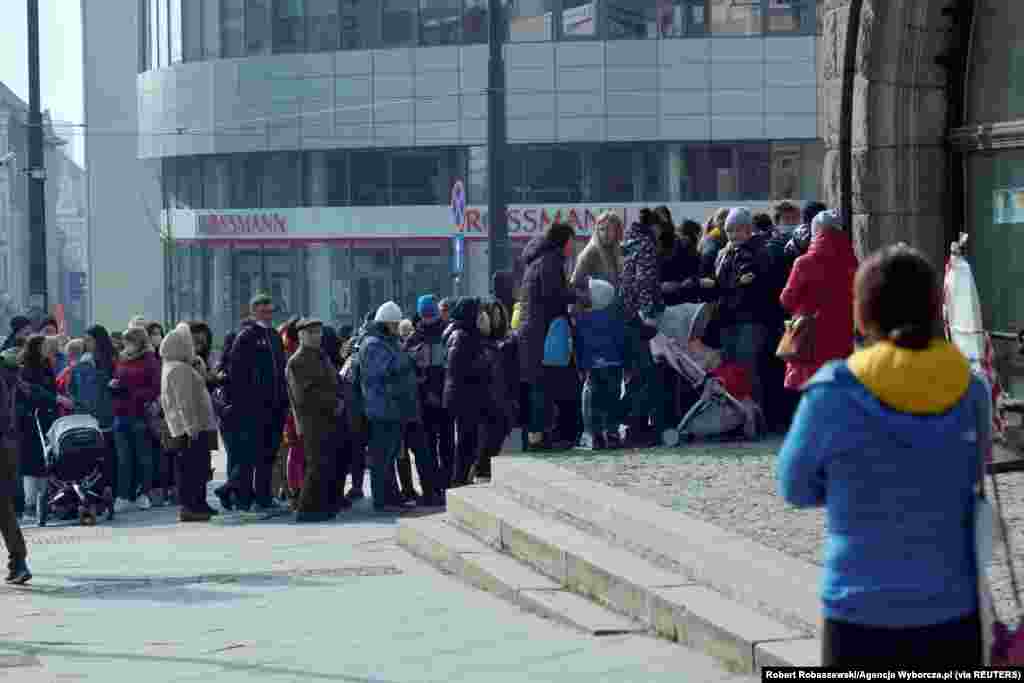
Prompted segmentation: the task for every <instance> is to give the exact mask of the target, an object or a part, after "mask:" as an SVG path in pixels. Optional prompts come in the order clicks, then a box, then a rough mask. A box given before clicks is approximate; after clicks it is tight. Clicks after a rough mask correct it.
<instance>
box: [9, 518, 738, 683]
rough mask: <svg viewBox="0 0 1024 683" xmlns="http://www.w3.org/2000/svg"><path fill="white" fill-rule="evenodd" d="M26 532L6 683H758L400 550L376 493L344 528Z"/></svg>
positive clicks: (13, 596) (140, 521) (119, 525)
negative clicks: (579, 623) (600, 629)
mask: <svg viewBox="0 0 1024 683" xmlns="http://www.w3.org/2000/svg"><path fill="white" fill-rule="evenodd" d="M174 515H175V512H174V510H172V509H169V508H167V509H160V510H154V511H150V512H131V513H126V514H124V515H122V516H121V517H120V518H119V519H118V520H117V522H116V525H115V526H103V525H102V524H101V525H100V526H98V527H95V528H92V529H84V528H81V527H77V526H72V527H49V528H46V529H28V530H27V535H28V537H29V541H30V555H31V557H30V561H31V564H32V568H33V570H34V571H35V579H34V580H33V582H32V583H31V584H30V585H29V586H28V587H26V588H24V589H13V588H0V613H2V614H3V615H4V619H3V622H2V626H0V634H2V635H0V679H2V680H7V679H10V680H12V681H18V682H19V683H36V682H37V681H38V682H41V681H47V682H48V683H51V682H53V681H71V680H74V681H93V680H96V681H104V682H106V683H109V682H111V681H147V683H148V682H152V683H160V682H162V681H200V680H203V681H213V680H215V681H217V683H228V682H232V681H238V682H239V683H241V682H245V683H253V681H303V680H310V681H315V680H321V681H345V682H350V683H370V682H371V681H375V682H379V683H383V682H391V681H394V682H396V683H397V682H401V683H414V682H421V681H422V682H428V681H429V682H434V681H436V682H438V683H440V682H442V681H467V682H469V681H472V682H474V683H476V682H480V681H487V683H505V682H509V683H511V682H513V681H514V682H517V683H526V682H530V683H533V682H537V681H559V682H560V683H561V682H565V683H571V682H572V681H581V682H582V681H587V682H588V683H590V682H595V681H608V682H609V683H611V682H613V681H614V682H615V683H620V682H630V681H633V682H636V683H658V682H660V681H665V682H668V681H672V682H673V683H676V682H678V681H683V680H692V681H708V682H710V681H724V680H742V679H739V678H736V677H730V676H728V675H727V674H725V673H724V672H722V671H721V669H719V668H718V666H717V665H716V664H715V663H714V662H713V661H712V660H711V659H710V658H708V657H704V656H702V655H698V654H695V653H691V652H687V651H685V650H684V649H683V648H680V647H679V646H678V645H673V644H671V643H667V642H662V641H658V640H656V639H654V638H651V637H649V636H645V635H628V636H621V637H619V636H615V637H604V638H601V639H597V638H594V637H590V636H586V635H581V634H579V633H577V632H575V631H572V630H569V629H567V628H564V627H562V626H559V625H556V624H554V623H552V622H549V621H546V620H544V619H541V618H539V617H536V616H534V615H531V614H528V613H526V612H523V611H522V610H520V609H518V608H516V607H513V606H510V605H508V604H507V603H505V602H504V601H502V600H500V599H498V598H495V597H493V596H491V595H488V594H485V593H482V592H479V591H477V590H475V589H473V588H470V587H468V586H465V585H463V584H461V583H458V582H456V581H455V580H453V579H451V578H449V577H446V576H444V575H441V574H439V573H438V572H436V571H435V570H434V569H433V568H431V567H429V566H428V565H426V564H423V563H421V562H420V561H419V560H417V559H415V558H413V557H412V556H410V555H408V554H407V553H405V552H404V551H402V550H400V549H399V548H398V547H397V546H396V544H395V522H394V520H392V519H388V518H382V517H375V516H372V514H371V513H370V512H369V510H368V501H363V502H361V503H360V504H359V505H358V506H357V508H356V510H355V511H354V512H352V513H350V514H348V515H347V516H345V517H344V518H343V520H342V521H340V522H338V523H333V524H324V525H311V526H305V525H304V526H296V525H293V524H290V523H289V522H288V521H286V519H277V520H272V521H268V522H263V523H256V524H247V525H244V526H212V525H203V524H199V525H180V524H177V523H176V522H175V521H174Z"/></svg>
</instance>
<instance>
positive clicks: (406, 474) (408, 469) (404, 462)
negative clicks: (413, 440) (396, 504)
mask: <svg viewBox="0 0 1024 683" xmlns="http://www.w3.org/2000/svg"><path fill="white" fill-rule="evenodd" d="M396 466H397V467H398V483H399V486H400V487H401V491H400V494H401V496H402V500H416V487H415V486H413V483H412V459H411V458H410V457H409V455H408V454H406V453H403V454H402V455H400V456H399V457H398V462H397V463H396Z"/></svg>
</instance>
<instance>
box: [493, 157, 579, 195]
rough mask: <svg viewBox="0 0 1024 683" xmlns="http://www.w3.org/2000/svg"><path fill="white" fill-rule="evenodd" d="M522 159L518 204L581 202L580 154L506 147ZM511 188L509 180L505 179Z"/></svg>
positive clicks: (510, 178) (510, 180)
mask: <svg viewBox="0 0 1024 683" xmlns="http://www.w3.org/2000/svg"><path fill="white" fill-rule="evenodd" d="M509 151H510V154H509V156H510V157H511V156H512V154H518V156H519V158H520V159H522V164H523V166H522V171H521V176H520V178H519V179H517V180H518V181H519V182H521V189H522V201H526V202H553V203H559V202H563V203H572V202H579V201H582V199H583V167H582V154H581V151H580V149H579V148H576V149H573V148H570V147H567V146H547V147H519V149H513V148H512V147H509ZM506 180H507V181H508V185H509V186H511V184H512V180H513V177H509V178H507V179H506Z"/></svg>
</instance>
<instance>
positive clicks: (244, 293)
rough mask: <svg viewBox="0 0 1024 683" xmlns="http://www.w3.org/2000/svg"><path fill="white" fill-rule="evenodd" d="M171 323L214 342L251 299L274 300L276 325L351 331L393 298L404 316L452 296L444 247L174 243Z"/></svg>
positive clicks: (419, 243) (441, 243) (432, 243)
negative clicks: (293, 322)
mask: <svg viewBox="0 0 1024 683" xmlns="http://www.w3.org/2000/svg"><path fill="white" fill-rule="evenodd" d="M169 261H170V264H171V267H170V272H169V274H170V277H169V278H168V280H169V282H168V291H169V294H170V297H169V298H170V309H171V310H170V311H168V313H169V314H170V319H172V320H206V321H208V322H209V323H210V325H211V327H212V328H213V330H214V333H215V334H216V335H217V337H218V341H219V339H220V337H222V336H223V335H224V333H226V332H227V331H228V330H232V329H237V327H238V322H239V321H240V320H241V319H242V318H244V317H245V316H246V314H247V307H248V302H249V301H250V299H251V298H252V297H253V296H254V295H255V294H256V293H258V292H267V293H268V294H270V295H271V296H273V298H274V304H275V308H276V312H275V318H276V320H277V322H281V321H284V320H286V319H287V318H289V317H290V316H292V315H303V316H305V315H310V316H315V317H318V318H321V319H322V320H324V322H326V323H328V324H331V325H334V326H335V327H337V328H342V327H345V326H349V325H351V326H355V327H358V325H359V321H362V320H363V318H364V316H365V315H366V314H367V313H369V312H371V311H372V310H375V309H376V307H377V306H379V305H380V304H381V303H382V302H384V301H388V300H389V299H393V300H394V301H396V302H397V303H398V304H399V305H400V306H401V307H402V310H403V311H405V312H406V314H407V315H411V314H412V312H413V311H415V309H416V299H417V297H419V296H420V295H421V294H426V293H432V294H436V295H438V296H449V295H451V294H452V277H451V273H450V272H449V266H450V246H449V242H448V240H442V239H438V240H416V241H415V242H413V243H411V244H410V243H408V242H405V243H399V242H398V241H395V240H375V241H374V242H373V243H372V244H371V243H367V242H359V241H357V240H354V241H349V242H345V243H330V244H310V245H291V244H289V245H285V246H274V245H270V244H242V245H234V246H226V245H211V244H204V243H177V244H175V246H173V247H172V248H171V249H170V254H169Z"/></svg>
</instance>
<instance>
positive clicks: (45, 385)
mask: <svg viewBox="0 0 1024 683" xmlns="http://www.w3.org/2000/svg"><path fill="white" fill-rule="evenodd" d="M18 377H19V379H20V381H21V391H20V392H19V393H18V399H17V407H18V426H19V443H20V447H19V449H18V471H19V473H20V474H21V475H22V476H26V477H43V476H46V459H45V458H44V457H43V444H42V441H40V439H39V431H38V429H37V427H36V413H37V412H38V415H39V428H41V429H42V431H43V434H46V433H47V432H49V431H50V427H51V426H52V425H53V422H54V420H56V419H57V380H56V379H55V378H54V376H53V371H52V370H50V369H36V368H21V370H20V371H19V373H18Z"/></svg>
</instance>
